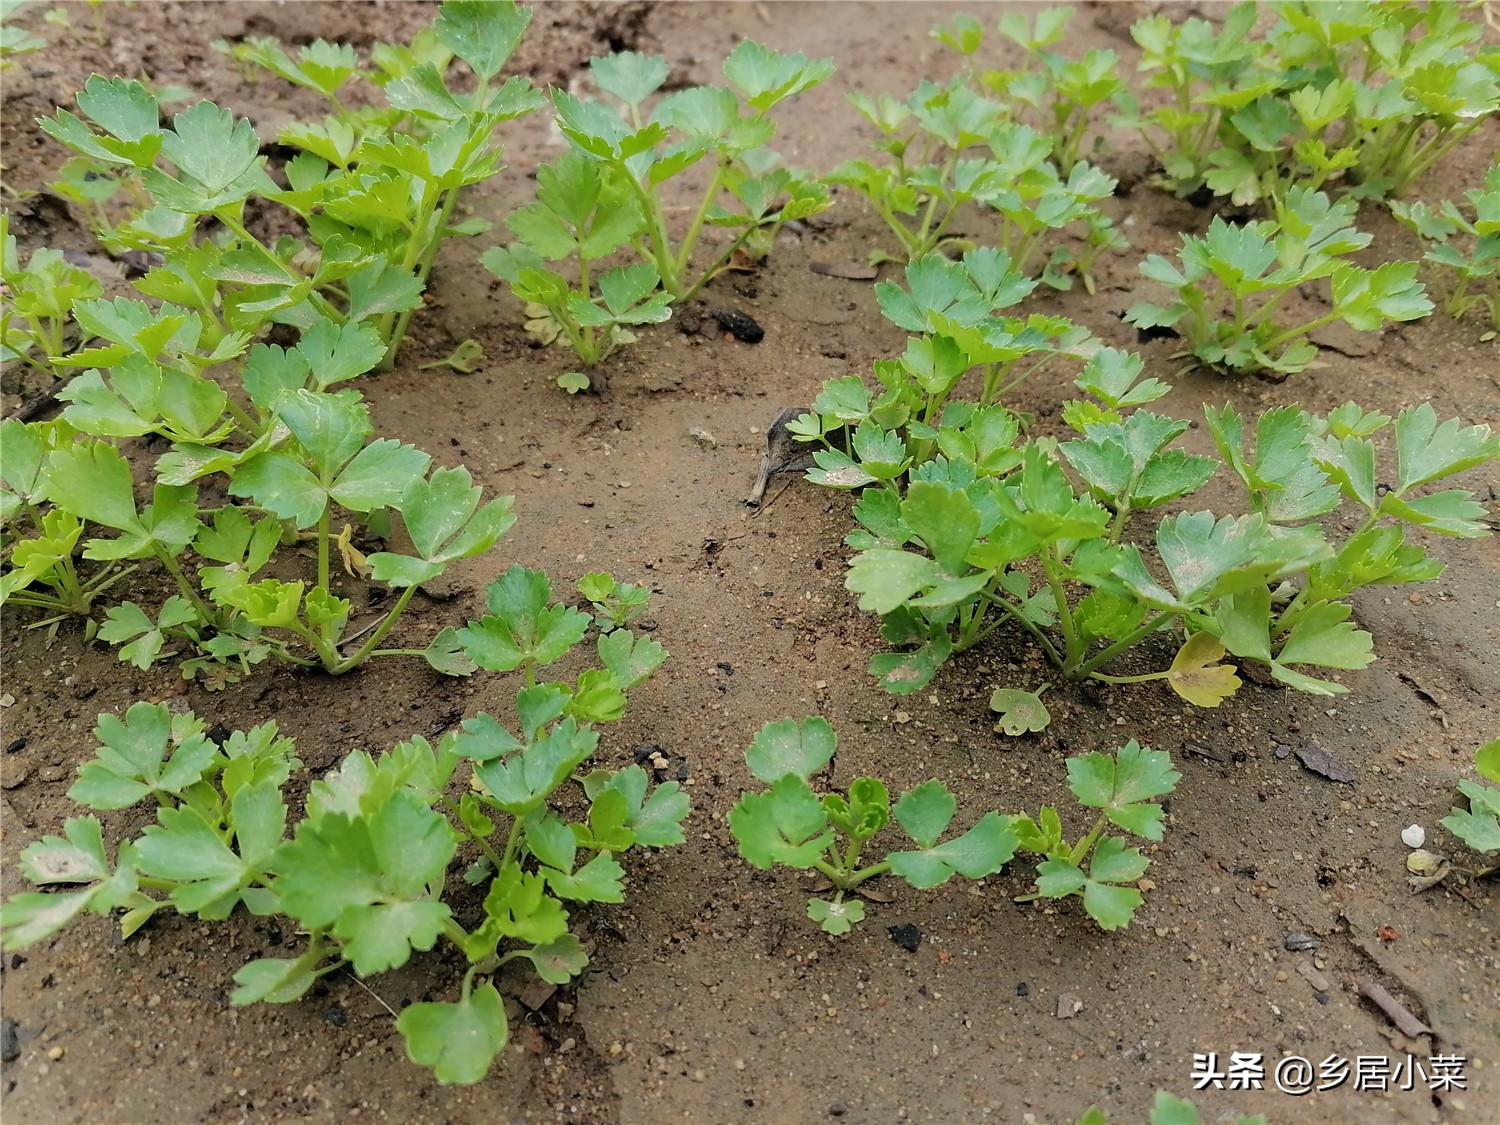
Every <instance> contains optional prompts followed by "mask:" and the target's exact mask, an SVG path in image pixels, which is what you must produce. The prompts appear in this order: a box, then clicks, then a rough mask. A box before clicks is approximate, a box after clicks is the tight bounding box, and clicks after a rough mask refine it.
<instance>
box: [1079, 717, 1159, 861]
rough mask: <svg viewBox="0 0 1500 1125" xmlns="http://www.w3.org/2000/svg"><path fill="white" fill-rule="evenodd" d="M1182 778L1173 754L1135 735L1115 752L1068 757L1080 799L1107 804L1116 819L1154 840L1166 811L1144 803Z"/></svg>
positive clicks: (1100, 806)
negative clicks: (1149, 745) (1145, 744)
mask: <svg viewBox="0 0 1500 1125" xmlns="http://www.w3.org/2000/svg"><path fill="white" fill-rule="evenodd" d="M1181 779H1182V775H1181V774H1180V773H1178V772H1177V771H1176V770H1174V769H1173V768H1172V758H1171V755H1170V754H1168V753H1167V752H1166V751H1165V750H1151V749H1148V748H1146V747H1143V746H1141V745H1140V744H1139V743H1137V742H1136V741H1135V739H1133V738H1132V739H1131V740H1130V741H1129V742H1128V743H1126V744H1125V745H1124V746H1123V747H1121V748H1120V750H1119V751H1117V752H1116V754H1114V755H1110V754H1101V753H1097V752H1095V753H1092V754H1084V755H1081V756H1078V757H1073V758H1069V759H1068V787H1069V788H1070V789H1072V790H1073V795H1074V796H1075V797H1077V798H1078V801H1079V803H1080V804H1083V805H1087V806H1088V807H1090V808H1095V809H1102V810H1103V811H1104V815H1105V816H1107V817H1108V818H1109V819H1110V821H1112V822H1113V823H1114V824H1117V825H1119V826H1120V827H1121V828H1123V829H1125V830H1126V831H1127V832H1133V833H1135V834H1136V835H1137V836H1144V837H1145V838H1146V839H1148V840H1160V839H1161V838H1162V832H1163V828H1162V811H1161V806H1159V805H1153V804H1145V803H1143V802H1146V801H1149V800H1150V799H1151V798H1152V797H1160V796H1163V795H1165V794H1167V793H1170V792H1172V790H1173V789H1174V788H1176V786H1177V782H1178V781H1180V780H1181Z"/></svg>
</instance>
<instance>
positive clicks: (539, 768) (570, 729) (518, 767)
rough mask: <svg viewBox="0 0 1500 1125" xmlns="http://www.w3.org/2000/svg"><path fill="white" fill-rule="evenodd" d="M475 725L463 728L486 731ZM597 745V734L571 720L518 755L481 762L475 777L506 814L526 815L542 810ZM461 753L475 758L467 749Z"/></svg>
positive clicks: (558, 726)
mask: <svg viewBox="0 0 1500 1125" xmlns="http://www.w3.org/2000/svg"><path fill="white" fill-rule="evenodd" d="M473 723H475V720H470V721H469V723H465V725H464V729H465V730H466V731H470V732H478V731H479V730H481V729H483V728H481V727H479V726H471V724H473ZM490 724H491V725H493V724H494V720H492V719H491V720H490ZM512 741H513V740H512ZM598 743H599V736H598V734H597V733H595V732H594V731H593V730H590V729H589V728H587V727H584V728H582V729H580V728H579V726H578V724H577V723H576V722H575V721H574V720H573V719H572V718H571V717H568V718H564V719H563V720H561V721H560V722H558V723H557V724H556V725H555V726H554V727H553V728H552V729H551V730H549V731H548V732H547V733H546V734H545V735H542V736H541V737H540V738H538V739H537V740H536V741H534V742H532V743H531V744H530V745H528V746H526V747H525V749H524V750H522V751H521V752H520V753H518V754H510V755H509V756H507V757H504V758H501V757H489V758H487V759H482V760H480V761H479V764H478V765H476V766H475V767H474V774H475V776H476V777H478V778H479V780H480V782H481V783H482V784H483V785H484V787H485V788H486V789H487V790H488V791H489V793H490V795H491V796H492V797H494V799H495V802H496V803H497V804H498V805H499V806H500V807H501V808H502V809H503V810H504V811H506V812H508V813H512V814H514V815H517V816H524V815H525V814H527V813H529V812H531V811H532V810H534V809H536V808H539V807H541V805H542V803H543V802H544V801H545V800H546V799H547V797H548V796H549V795H550V794H551V793H552V791H553V790H555V789H556V788H557V787H558V786H559V785H561V784H562V783H563V782H564V781H566V780H567V779H568V777H569V776H571V774H572V772H573V771H574V770H575V769H577V768H578V766H579V765H580V764H582V763H583V762H584V761H585V760H586V759H587V758H588V756H589V755H590V754H592V753H593V752H594V749H595V747H596V746H598ZM476 749H479V748H477V747H476ZM459 752H460V753H463V754H465V755H466V756H469V757H473V756H475V755H474V754H472V753H470V752H469V751H468V750H467V749H460V751H459Z"/></svg>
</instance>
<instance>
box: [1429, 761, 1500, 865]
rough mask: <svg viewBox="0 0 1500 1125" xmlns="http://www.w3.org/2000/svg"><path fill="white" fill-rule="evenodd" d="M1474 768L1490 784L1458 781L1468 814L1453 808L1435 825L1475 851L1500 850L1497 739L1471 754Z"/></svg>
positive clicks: (1499, 791)
mask: <svg viewBox="0 0 1500 1125" xmlns="http://www.w3.org/2000/svg"><path fill="white" fill-rule="evenodd" d="M1474 768H1475V770H1477V771H1478V772H1479V775H1480V776H1481V777H1483V778H1485V779H1486V781H1488V782H1491V783H1492V784H1485V782H1480V781H1469V780H1468V779H1464V780H1462V781H1460V782H1459V783H1458V791H1459V792H1460V793H1462V794H1463V795H1464V796H1465V797H1467V798H1468V799H1469V807H1468V809H1467V811H1465V810H1463V809H1454V810H1452V811H1451V812H1450V813H1449V814H1448V815H1447V816H1445V817H1443V819H1442V820H1440V821H1438V823H1439V824H1441V825H1442V826H1443V827H1444V828H1446V829H1447V830H1448V831H1449V832H1452V833H1453V834H1454V835H1455V836H1457V837H1458V838H1459V839H1460V840H1462V841H1463V842H1464V844H1466V845H1467V846H1468V847H1470V848H1472V849H1473V850H1474V851H1476V852H1480V853H1485V852H1496V851H1500V738H1497V739H1495V741H1493V742H1487V743H1485V745H1483V746H1481V747H1480V748H1479V749H1478V750H1476V751H1475V752H1474ZM1491 870H1493V868H1492V869H1491Z"/></svg>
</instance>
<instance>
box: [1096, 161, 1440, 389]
mask: <svg viewBox="0 0 1500 1125" xmlns="http://www.w3.org/2000/svg"><path fill="white" fill-rule="evenodd" d="M1355 208H1356V204H1355V201H1354V200H1353V199H1352V198H1348V197H1345V198H1343V199H1340V200H1339V201H1338V202H1337V203H1334V202H1331V201H1330V200H1329V198H1328V196H1326V195H1324V194H1323V193H1322V192H1314V191H1307V190H1305V189H1303V188H1300V187H1294V188H1292V189H1291V190H1290V191H1289V192H1288V193H1287V198H1286V202H1285V204H1284V205H1283V206H1281V207H1280V209H1279V211H1278V214H1277V218H1276V219H1274V220H1271V219H1267V220H1263V221H1260V222H1251V223H1246V224H1244V225H1243V226H1238V227H1237V226H1233V225H1231V224H1229V223H1227V222H1225V221H1224V220H1223V219H1222V218H1219V217H1218V216H1215V218H1214V219H1213V221H1212V222H1211V223H1210V224H1209V228H1208V233H1207V234H1205V235H1203V236H1201V237H1199V236H1196V235H1183V236H1182V250H1181V251H1180V254H1179V263H1173V262H1169V261H1168V260H1167V259H1165V258H1163V257H1162V256H1161V255H1159V254H1152V255H1150V256H1149V257H1148V258H1147V259H1146V260H1145V261H1144V262H1142V263H1141V273H1142V274H1144V275H1145V276H1146V277H1147V278H1149V279H1150V280H1152V281H1155V282H1157V283H1158V284H1160V285H1163V286H1166V287H1167V288H1168V289H1170V290H1172V291H1173V293H1174V295H1175V300H1174V301H1173V303H1172V304H1170V305H1165V306H1163V305H1156V304H1150V303H1145V302H1143V303H1141V304H1137V305H1134V306H1132V307H1131V308H1130V310H1129V311H1128V312H1127V313H1126V315H1125V319H1126V320H1128V321H1129V322H1130V323H1132V324H1134V325H1135V326H1136V327H1137V328H1141V329H1146V328H1174V329H1175V330H1177V331H1178V332H1180V333H1181V334H1182V335H1183V336H1184V337H1185V338H1186V340H1187V343H1188V344H1189V348H1188V350H1187V351H1184V352H1181V353H1178V354H1179V355H1180V356H1183V357H1192V359H1193V360H1194V361H1195V362H1196V363H1198V364H1201V365H1203V366H1205V367H1211V368H1215V369H1218V370H1221V371H1224V372H1227V373H1230V374H1237V375H1242V374H1250V373H1266V374H1268V375H1270V376H1272V377H1276V376H1279V377H1281V378H1285V377H1286V376H1288V375H1291V374H1294V373H1296V372H1298V371H1303V370H1306V369H1307V368H1308V367H1311V366H1313V365H1314V360H1315V357H1316V356H1317V354H1318V349H1317V347H1316V345H1314V344H1313V343H1312V341H1311V340H1310V339H1309V338H1308V336H1309V334H1310V333H1311V332H1313V331H1314V330H1316V329H1318V328H1321V327H1322V326H1323V325H1325V324H1332V323H1333V322H1335V321H1343V322H1344V323H1345V324H1347V325H1349V326H1350V327H1351V328H1355V329H1358V330H1360V331H1363V332H1372V331H1374V330H1376V329H1378V328H1380V327H1381V326H1382V325H1383V324H1385V323H1387V322H1389V321H1407V320H1417V319H1420V318H1421V317H1424V316H1426V315H1427V314H1428V313H1430V312H1431V311H1432V302H1431V301H1429V300H1428V299H1427V296H1426V290H1425V288H1424V287H1423V286H1422V284H1421V282H1419V281H1418V280H1417V263H1415V262H1388V263H1386V264H1385V265H1382V266H1377V267H1376V268H1375V269H1365V268H1364V267H1362V266H1357V265H1354V264H1353V263H1352V262H1350V261H1347V260H1345V258H1346V256H1347V255H1348V254H1350V253H1351V252H1353V251H1355V250H1359V249H1362V248H1363V247H1365V246H1368V245H1369V243H1370V237H1371V236H1370V235H1369V234H1366V233H1363V232H1361V231H1357V230H1355V229H1354V225H1353V224H1354V213H1355ZM1324 278H1327V279H1328V286H1329V302H1328V306H1329V307H1328V311H1327V312H1325V313H1322V314H1321V315H1318V316H1314V317H1311V318H1309V319H1307V320H1304V321H1302V322H1301V323H1299V324H1295V325H1293V326H1292V327H1285V326H1284V325H1282V324H1280V323H1278V322H1277V320H1276V317H1275V314H1276V313H1277V312H1278V308H1279V306H1280V305H1281V303H1282V301H1283V300H1284V299H1285V298H1286V297H1287V296H1288V295H1290V294H1292V293H1294V292H1296V291H1298V290H1299V289H1301V288H1303V287H1305V286H1307V285H1309V284H1311V283H1313V282H1317V281H1321V280H1322V279H1324ZM1226 307H1227V308H1228V310H1229V316H1228V317H1227V318H1225V317H1222V315H1221V314H1222V312H1223V311H1224V310H1225V308H1226Z"/></svg>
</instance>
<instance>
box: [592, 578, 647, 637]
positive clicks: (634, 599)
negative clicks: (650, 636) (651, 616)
mask: <svg viewBox="0 0 1500 1125" xmlns="http://www.w3.org/2000/svg"><path fill="white" fill-rule="evenodd" d="M578 592H579V593H580V594H582V595H583V596H584V597H585V598H587V599H588V602H589V604H590V605H591V606H593V607H594V610H595V616H594V622H595V623H596V624H597V625H598V626H599V628H601V629H603V630H604V631H605V632H609V631H610V630H612V629H623V628H624V627H625V626H626V625H629V624H630V623H631V622H632V621H635V620H636V619H637V618H639V617H640V616H641V615H642V614H643V613H645V612H646V607H647V606H648V605H649V604H650V603H651V591H650V589H648V588H647V587H645V586H636V585H633V584H631V583H629V582H620V581H617V580H616V579H615V577H614V575H612V574H603V573H600V574H585V575H584V576H583V577H582V578H580V579H579V580H578Z"/></svg>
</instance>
